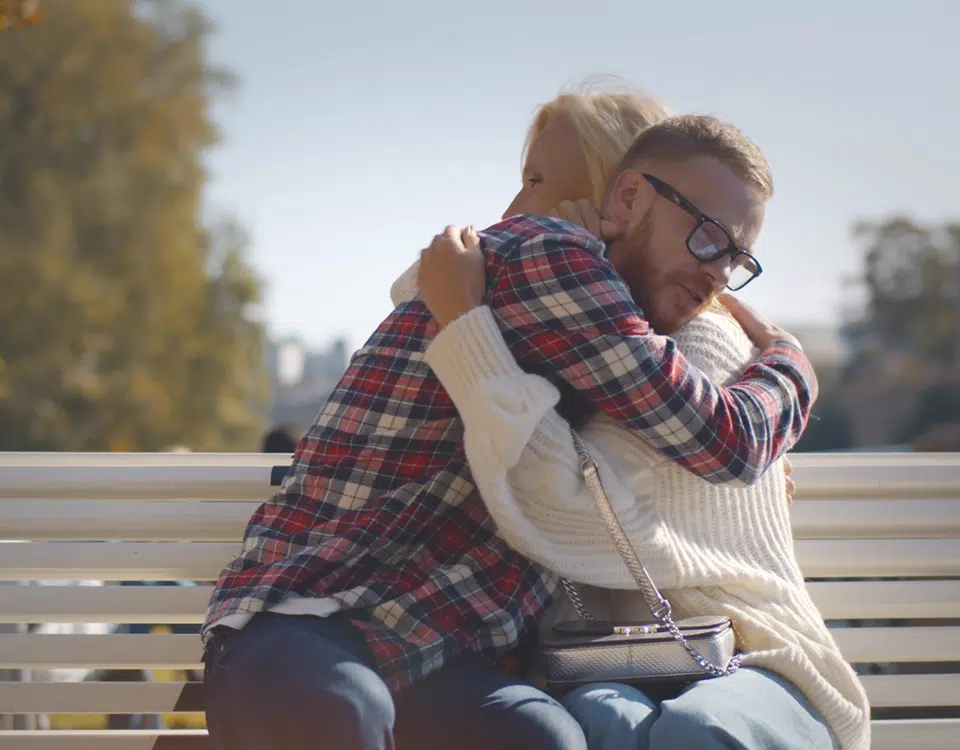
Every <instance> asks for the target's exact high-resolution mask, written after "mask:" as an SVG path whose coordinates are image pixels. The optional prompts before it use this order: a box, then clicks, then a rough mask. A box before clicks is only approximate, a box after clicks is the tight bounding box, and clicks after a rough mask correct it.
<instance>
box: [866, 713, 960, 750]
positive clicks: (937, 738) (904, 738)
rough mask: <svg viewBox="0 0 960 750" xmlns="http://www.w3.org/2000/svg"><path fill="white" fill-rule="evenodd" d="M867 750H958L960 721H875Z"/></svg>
mask: <svg viewBox="0 0 960 750" xmlns="http://www.w3.org/2000/svg"><path fill="white" fill-rule="evenodd" d="M872 729H873V733H872V734H873V737H872V742H871V743H870V745H871V750H904V748H910V750H955V749H956V748H958V747H960V719H911V720H903V719H898V720H896V721H875V722H873V724H872Z"/></svg>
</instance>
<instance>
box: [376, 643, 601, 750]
mask: <svg viewBox="0 0 960 750" xmlns="http://www.w3.org/2000/svg"><path fill="white" fill-rule="evenodd" d="M396 706H397V724H396V732H395V738H396V743H397V750H453V748H456V750H587V744H586V739H585V738H584V736H583V730H581V728H580V725H579V724H577V722H576V720H575V719H574V718H573V717H572V716H571V715H570V714H569V712H568V711H567V710H566V709H565V708H564V707H563V706H561V705H560V704H559V703H558V702H557V701H556V700H554V699H553V698H551V697H550V696H548V695H547V694H546V693H544V692H542V691H541V690H538V689H537V688H535V687H534V686H533V685H530V684H527V683H525V682H523V681H522V680H520V679H518V678H515V677H511V676H509V675H507V674H504V673H503V672H501V671H499V670H497V669H495V668H493V667H491V666H487V665H485V664H480V663H477V662H471V661H465V660H461V661H458V662H453V663H451V664H448V665H447V666H445V667H442V668H441V669H439V670H437V671H436V672H435V673H433V674H432V675H430V676H428V677H427V678H426V679H424V680H422V681H420V682H418V683H416V684H414V685H412V686H411V687H409V688H408V689H407V690H405V691H404V692H403V693H401V694H400V695H399V696H398V697H397V703H396Z"/></svg>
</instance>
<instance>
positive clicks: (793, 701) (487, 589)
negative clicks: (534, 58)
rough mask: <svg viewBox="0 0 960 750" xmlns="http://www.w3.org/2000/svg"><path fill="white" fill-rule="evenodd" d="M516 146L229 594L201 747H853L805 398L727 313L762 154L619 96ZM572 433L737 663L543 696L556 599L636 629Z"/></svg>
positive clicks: (322, 428) (391, 331) (629, 584)
mask: <svg viewBox="0 0 960 750" xmlns="http://www.w3.org/2000/svg"><path fill="white" fill-rule="evenodd" d="M525 151H526V160H525V165H524V168H523V175H522V179H523V185H522V187H521V189H520V192H519V193H518V194H517V196H516V197H515V198H514V200H513V202H512V203H511V204H510V206H509V207H508V208H507V210H506V211H505V212H504V218H503V221H501V222H500V223H499V224H496V225H495V226H493V227H490V228H489V229H487V230H484V231H482V232H479V233H478V232H476V231H474V230H473V229H472V228H469V227H468V228H464V229H462V228H459V227H452V226H451V227H447V228H446V230H445V231H444V232H443V233H442V234H439V235H437V236H436V237H435V238H434V239H433V240H432V242H431V243H430V245H429V247H427V248H426V249H425V250H423V251H422V252H421V255H420V260H419V262H418V263H416V264H414V266H412V267H411V269H410V270H409V271H408V272H407V273H405V274H404V275H403V276H402V277H401V278H400V279H399V280H398V281H397V282H396V283H395V284H394V286H393V289H392V290H391V292H392V295H393V298H394V303H395V305H396V307H395V309H394V311H393V312H392V313H390V315H389V316H388V317H387V318H386V320H384V321H383V323H382V324H381V325H380V326H379V327H378V328H377V330H376V331H375V332H374V333H373V335H372V336H371V337H370V338H369V340H368V341H367V342H366V343H365V344H364V345H363V346H362V347H361V348H360V349H359V350H358V351H357V352H356V354H355V355H354V356H353V358H352V360H351V362H350V365H349V368H348V369H347V371H346V373H345V374H344V376H343V377H342V378H341V380H340V382H339V383H338V385H337V386H336V389H335V390H334V392H333V394H332V395H331V396H330V398H329V400H328V401H327V403H326V405H325V406H324V407H323V409H322V410H321V411H320V414H319V415H318V416H317V418H316V421H315V422H314V424H313V426H312V427H311V428H310V430H309V431H308V433H307V434H306V435H305V436H304V437H303V439H302V440H301V441H300V443H299V445H298V446H297V450H296V454H295V456H294V461H293V465H292V467H291V468H290V471H289V472H288V474H287V476H286V478H285V479H284V481H283V483H282V485H281V488H280V490H279V491H278V492H277V493H276V494H275V495H274V497H273V498H272V499H270V500H268V501H266V502H265V503H264V504H263V505H262V506H260V507H259V509H258V510H257V511H256V512H255V513H254V515H253V517H252V518H251V519H250V522H249V524H248V526H247V529H246V533H245V535H244V541H243V546H242V549H241V550H240V552H239V553H238V555H237V557H236V558H235V559H234V560H233V561H232V562H231V563H230V564H229V565H228V566H227V567H226V568H225V569H224V571H223V572H222V574H221V576H220V579H219V581H218V584H217V586H216V589H215V591H214V594H213V597H212V600H211V602H210V607H209V611H208V615H207V620H206V623H205V625H204V644H205V657H204V658H205V682H206V690H207V722H208V727H209V731H210V736H211V739H212V742H213V745H214V747H216V748H218V749H220V750H228V749H229V750H246V749H247V748H250V749H251V750H253V749H256V750H267V749H271V748H278V749H282V750H297V749H299V748H303V749H304V750H306V749H307V748H310V749H311V750H319V749H322V748H330V749H331V750H390V749H394V748H395V749H396V750H441V749H442V750H512V749H513V748H516V749H517V750H587V749H588V748H589V750H614V749H617V750H619V749H625V748H630V749H631V750H632V749H634V748H637V749H645V748H651V749H654V750H662V749H666V748H674V749H681V748H744V749H750V750H760V749H762V750H818V749H823V750H827V749H830V748H840V749H841V750H867V748H869V746H870V721H869V718H870V717H869V706H868V703H867V699H866V695H865V693H864V690H863V688H862V686H861V684H860V682H859V680H858V679H857V676H856V674H855V673H854V671H853V669H852V668H851V667H850V665H849V664H847V663H846V661H845V660H844V658H843V656H842V655H841V654H840V652H839V650H838V648H837V645H836V643H835V642H834V640H833V638H832V637H831V635H830V633H829V631H828V630H827V628H826V627H825V625H824V622H823V619H822V617H821V616H820V614H819V612H818V611H817V609H816V607H815V605H814V604H813V602H812V601H811V599H810V596H809V594H808V593H807V591H806V588H805V586H804V581H803V576H802V574H801V572H800V570H799V567H798V565H797V562H796V559H795V555H794V548H793V540H792V535H791V529H790V518H789V507H788V506H789V500H790V495H791V494H792V490H793V483H792V481H791V479H790V477H789V464H788V462H787V461H786V459H785V458H784V454H785V453H786V452H787V451H788V450H789V449H790V448H791V447H792V446H793V445H794V444H795V443H796V441H797V440H798V439H799V437H800V435H801V434H802V432H803V430H804V428H805V426H806V424H807V420H808V418H809V415H810V409H811V406H812V404H813V402H814V400H815V399H816V395H817V383H816V378H815V375H814V373H813V370H812V368H811V365H810V363H809V361H808V360H807V358H806V357H805V356H804V354H803V351H802V349H801V348H800V346H799V344H798V343H797V340H796V339H795V338H794V337H793V336H792V335H790V334H789V333H787V332H786V331H784V330H782V329H780V328H778V327H776V326H775V325H773V324H772V323H770V322H769V321H767V320H766V319H765V318H763V317H762V316H761V315H759V314H758V313H756V312H755V311H754V310H752V309H751V308H749V307H748V306H746V305H744V304H743V303H741V302H739V301H738V300H737V299H736V298H734V297H732V296H730V295H729V294H726V293H724V290H737V289H741V288H743V286H745V285H746V284H748V283H750V282H752V281H754V280H755V279H757V278H758V277H759V276H760V275H761V270H762V269H761V259H760V258H761V257H762V256H760V254H759V253H757V252H756V251H755V250H754V246H755V242H756V240H757V236H758V235H759V233H760V229H761V225H762V223H763V218H764V208H765V205H766V203H767V201H768V200H769V199H770V197H771V195H772V193H773V182H772V177H771V173H770V169H769V166H768V165H767V162H766V160H765V158H764V156H763V154H762V153H761V151H760V149H759V148H757V146H756V145H755V144H754V143H753V142H752V141H750V140H749V139H748V138H747V137H746V136H745V135H744V134H743V133H742V132H741V131H740V130H738V129H737V128H735V127H733V126H732V125H729V124H727V123H725V122H722V121H720V120H718V119H716V118H714V117H708V116H671V115H670V114H669V113H668V112H667V110H666V109H665V108H664V106H663V105H661V104H660V103H659V102H657V101H655V100H653V99H650V98H647V97H644V96H639V95H634V94H610V93H595V94H578V95H575V94H563V95H561V96H558V97H557V98H556V99H554V100H553V101H551V102H549V103H547V104H545V105H543V106H542V107H540V109H539V110H538V112H537V114H536V117H535V119H534V121H533V124H532V126H531V128H530V131H529V134H528V138H527V143H526V148H525ZM578 436H579V438H582V443H581V446H582V447H584V448H585V449H586V451H587V452H588V454H589V455H590V456H591V457H592V458H593V459H594V460H595V461H596V464H597V467H598V471H599V477H600V479H601V480H602V485H603V488H604V490H605V491H606V495H607V497H608V498H609V502H610V504H611V506H612V507H613V509H614V511H615V513H616V515H617V517H618V519H619V521H620V523H621V525H622V527H623V530H624V532H625V533H626V535H627V537H628V538H629V541H630V544H631V545H632V547H633V549H634V550H635V551H636V552H637V555H638V556H639V558H640V560H641V561H642V562H643V564H644V566H645V567H646V569H647V570H648V571H649V573H650V575H651V577H652V579H653V580H654V581H655V583H656V584H657V586H658V587H659V588H660V589H661V591H662V592H663V594H664V595H665V596H666V598H667V599H669V601H670V602H671V604H672V606H673V613H674V617H676V618H682V617H714V618H716V617H721V618H729V621H730V622H731V623H732V626H733V632H734V634H735V643H736V649H737V651H738V652H739V655H740V659H741V666H740V668H739V669H737V670H735V671H733V670H731V671H730V672H729V673H727V674H724V675H722V676H717V677H712V678H710V679H703V680H697V681H694V682H691V683H689V684H684V685H681V686H677V687H675V688H673V689H671V690H668V691H666V692H664V691H663V690H661V691H655V690H648V689H645V688H644V687H643V685H642V684H640V685H638V684H626V683H618V682H615V681H614V682H598V683H589V684H583V685H579V686H577V687H575V688H573V689H571V690H567V691H551V692H550V693H548V692H546V691H545V690H543V689H541V688H542V686H543V683H542V682H541V681H540V678H539V676H538V674H537V669H536V666H537V664H539V663H540V662H539V660H538V659H536V658H534V657H535V656H536V654H537V649H538V641H539V642H540V643H542V636H543V634H544V633H548V632H549V631H550V629H551V626H552V624H553V623H557V622H560V621H575V620H577V612H576V611H575V608H574V603H573V602H572V601H571V597H570V596H569V595H568V594H567V593H566V592H565V589H564V587H563V586H562V585H561V579H566V580H569V581H571V582H573V583H574V584H576V586H577V590H578V591H579V593H580V596H581V597H582V600H583V604H585V605H586V606H587V607H588V608H589V610H590V612H591V613H593V614H594V615H595V616H596V617H598V618H599V619H601V620H605V621H614V622H621V623H640V622H644V621H649V620H650V611H649V609H648V608H647V607H646V605H645V600H644V598H643V596H642V594H641V592H640V591H638V589H637V584H636V583H635V582H634V578H633V577H632V576H631V574H630V572H629V570H628V569H627V567H626V566H625V565H624V563H623V561H622V559H621V555H620V554H619V553H618V550H617V547H616V546H615V544H614V542H613V541H612V540H611V538H610V536H609V534H608V531H607V526H606V525H605V523H604V521H603V519H602V518H601V516H600V515H599V514H598V513H597V510H596V508H595V507H594V503H593V499H592V497H591V493H590V488H589V487H588V486H587V483H585V482H584V477H583V476H582V475H581V454H579V453H578V451H577V445H576V444H575V440H576V439H578ZM538 686H539V687H538Z"/></svg>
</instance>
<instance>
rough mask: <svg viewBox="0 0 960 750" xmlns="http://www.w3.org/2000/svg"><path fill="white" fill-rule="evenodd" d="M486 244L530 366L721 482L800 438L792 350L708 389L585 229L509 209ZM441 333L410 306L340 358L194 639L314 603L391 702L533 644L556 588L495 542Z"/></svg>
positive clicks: (807, 400)
mask: <svg viewBox="0 0 960 750" xmlns="http://www.w3.org/2000/svg"><path fill="white" fill-rule="evenodd" d="M481 236H482V243H483V248H484V251H485V254H486V258H487V280H488V289H489V292H488V299H487V304H489V306H490V307H491V309H492V310H493V312H494V315H495V317H496V318H497V321H498V323H499V325H500V327H501V330H502V331H503V334H504V337H505V338H506V341H507V344H508V346H509V347H510V349H511V351H512V352H513V353H514V355H515V356H516V358H517V360H518V361H519V362H520V364H521V366H522V367H524V368H525V369H527V370H528V371H537V372H539V373H541V374H547V375H550V376H552V377H551V379H552V380H553V381H554V382H556V383H557V384H558V386H560V387H561V389H562V390H563V389H565V390H566V391H568V392H571V393H574V394H577V395H578V396H579V397H580V398H581V401H582V402H584V403H586V404H588V405H589V408H591V409H601V410H603V411H605V412H607V413H609V414H611V415H612V416H614V417H615V418H617V419H619V420H622V421H625V422H627V423H628V424H629V425H631V426H632V427H633V428H635V429H636V430H637V431H638V432H639V433H641V434H642V435H643V437H644V438H645V439H646V440H648V441H649V442H650V443H651V444H652V445H654V446H655V447H657V448H659V449H660V450H661V451H662V452H663V453H664V454H665V455H666V456H668V457H670V458H671V459H673V460H675V461H677V462H678V463H680V464H682V465H683V466H685V467H686V468H688V469H689V470H691V471H693V472H694V473H696V474H698V475H700V476H702V477H704V478H705V479H707V480H709V481H712V482H716V483H730V484H743V483H750V482H752V481H754V480H755V479H756V478H757V477H759V476H760V474H761V473H762V472H763V471H764V470H765V469H766V468H767V466H768V465H769V464H770V463H771V462H773V461H774V460H776V459H777V458H778V457H779V456H780V455H782V454H783V453H784V452H785V451H786V450H788V449H789V448H790V447H792V445H793V443H794V442H796V440H797V439H798V438H799V436H800V434H801V432H802V430H803V427H804V426H805V424H806V420H807V418H808V416H809V411H810V407H811V405H812V402H813V400H814V399H815V397H816V387H817V386H816V380H815V377H814V375H813V372H812V369H811V367H810V365H809V363H808V361H807V360H806V358H805V357H804V356H803V354H802V352H801V351H800V350H799V349H797V348H796V347H794V346H791V345H790V344H789V343H787V342H783V343H782V344H778V345H775V346H774V347H772V348H771V349H768V350H767V351H766V352H765V353H764V355H763V356H761V357H760V358H759V359H758V360H757V361H756V362H755V363H754V364H752V365H751V366H750V367H748V368H747V370H746V371H745V373H744V377H743V379H742V380H741V382H740V383H738V384H737V385H735V386H733V387H730V388H719V387H717V386H714V385H713V384H711V383H710V382H709V381H707V380H706V379H705V378H704V376H703V375H702V374H700V373H699V372H698V371H696V370H694V369H693V368H692V366H690V365H689V364H687V362H686V360H685V359H684V358H683V356H682V355H681V354H680V353H679V351H678V350H677V348H676V346H675V344H674V343H673V341H672V340H671V339H668V338H664V337H661V336H657V335H655V334H654V333H653V332H652V331H651V330H650V327H649V325H648V324H647V322H646V321H645V320H644V319H643V317H642V316H641V314H640V313H639V311H638V310H637V309H636V307H635V305H634V304H633V302H632V300H631V297H630V294H629V291H628V290H627V288H626V286H625V285H624V283H623V281H622V280H621V279H620V277H619V276H617V274H616V273H615V272H614V270H613V267H612V266H611V265H610V264H609V262H608V261H607V260H605V259H604V257H603V256H604V247H603V245H602V244H601V243H600V242H599V241H597V240H596V239H595V238H594V237H593V236H592V235H590V234H588V233H587V232H585V231H583V230H580V229H578V228H575V227H573V226H572V225H569V224H565V223H563V222H558V221H555V220H552V219H547V218H544V217H531V216H523V217H517V218H513V219H509V220H507V221H505V222H502V223H500V224H498V225H496V226H494V227H492V228H491V229H489V230H487V231H485V232H483V233H482V234H481ZM436 331H437V327H436V323H435V321H433V319H432V317H431V315H430V313H429V312H428V311H427V309H426V308H425V306H424V305H423V303H421V302H420V301H419V300H414V301H411V302H407V303H404V304H401V305H400V306H399V307H397V309H395V310H394V311H393V313H391V314H390V315H389V317H387V319H386V320H385V321H384V322H383V323H382V324H381V325H380V327H379V328H378V329H377V331H376V332H375V333H374V334H373V336H372V337H371V338H370V339H369V340H368V341H367V343H366V344H365V345H364V346H363V347H362V348H361V349H359V350H358V351H357V352H356V353H355V354H354V356H353V358H352V360H351V362H350V365H349V368H348V369H347V371H346V373H345V374H344V376H343V377H342V379H341V380H340V382H339V384H338V385H337V386H336V389H335V390H334V392H333V393H332V395H331V396H330V398H329V400H328V402H327V404H326V405H325V406H324V408H323V409H322V410H321V412H320V414H319V415H318V417H317V419H316V421H315V422H314V424H313V426H312V427H311V428H310V430H309V432H308V433H307V435H306V436H305V437H304V438H303V439H302V440H301V442H300V444H299V446H298V448H297V452H296V455H295V456H294V462H293V465H292V467H291V469H290V471H289V472H288V474H287V476H286V478H285V480H284V482H283V484H282V485H281V488H280V490H279V491H278V492H277V493H276V495H275V496H274V497H273V498H272V499H271V500H269V501H268V502H266V503H264V504H263V505H262V506H261V507H260V508H259V509H258V510H257V511H256V513H254V515H253V517H252V518H251V520H250V522H249V524H248V526H247V529H246V533H245V536H244V542H243V548H242V551H241V552H240V554H239V555H238V556H237V557H236V559H234V560H233V561H232V562H231V563H230V564H229V565H228V566H227V567H226V568H225V569H224V571H223V572H222V574H221V576H220V579H219V582H218V584H217V586H216V588H215V591H214V594H213V597H212V600H211V602H210V607H209V611H208V614H207V621H206V625H205V632H208V631H209V629H210V628H211V627H212V626H213V625H215V624H216V622H217V621H218V620H220V619H221V618H222V617H224V616H226V615H231V614H238V613H256V612H260V611H265V610H269V609H270V608H271V607H273V606H275V605H276V604H278V603H279V602H281V601H282V600H283V599H284V597H285V596H287V595H290V594H293V595H298V596H307V597H317V598H326V599H328V600H331V601H333V602H334V603H335V605H336V607H337V608H339V609H340V610H342V611H345V612H346V614H347V616H349V617H350V619H351V621H352V622H354V623H355V624H356V625H357V626H358V627H359V628H360V630H361V632H362V633H363V635H364V637H365V639H366V641H367V643H368V645H369V647H370V650H371V652H372V654H373V656H374V658H375V659H376V662H377V664H378V667H379V669H380V672H381V675H382V676H383V678H384V679H385V681H386V682H387V684H388V685H389V686H390V688H391V689H393V690H395V691H396V690H399V689H402V688H403V687H404V686H406V685H408V684H409V683H410V682H412V681H414V680H417V679H420V678H422V677H424V676H425V675H427V674H429V673H430V672H431V671H433V670H434V669H436V668H438V667H440V666H441V665H442V664H444V663H445V662H446V661H448V660H449V659H451V658H453V657H455V656H457V655H459V654H463V653H465V652H473V653H474V654H477V655H479V656H480V657H482V658H485V659H488V660H490V661H495V660H496V659H497V658H499V657H501V656H502V655H504V654H508V653H510V652H512V651H514V650H515V649H516V647H517V646H518V644H519V643H520V640H521V638H522V637H523V636H524V635H525V634H526V633H530V632H532V631H533V629H534V626H535V624H536V622H537V621H538V620H539V618H540V616H541V615H542V613H543V612H544V610H545V609H546V607H547V606H548V605H549V604H550V602H551V601H552V599H553V596H554V594H555V592H556V590H557V581H556V578H555V576H554V575H553V574H552V573H550V572H549V571H546V570H544V569H543V568H542V567H540V566H539V565H537V564H535V563H533V562H531V561H530V560H527V559H525V558H524V557H522V556H521V555H519V554H518V553H516V552H514V551H513V550H511V549H510V548H508V547H507V546H506V544H505V543H504V542H503V541H502V540H501V539H500V538H499V537H498V535H497V530H496V528H495V525H494V523H493V522H492V520H491V519H490V517H489V515H488V513H487V512H486V509H485V507H484V505H483V501H482V500H481V498H480V497H479V493H478V492H477V491H476V488H475V487H474V484H473V482H472V479H471V474H470V469H469V466H468V465H467V461H466V458H465V455H464V449H463V443H462V435H463V427H462V423H461V421H460V419H459V417H458V415H457V412H456V409H455V407H454V405H453V403H452V401H451V399H450V398H449V396H448V395H447V393H446V391H445V390H444V389H443V387H442V386H441V385H440V383H439V381H438V380H437V378H436V377H435V376H434V374H433V373H432V371H431V370H430V369H429V367H428V366H427V365H426V364H425V362H424V351H425V350H426V348H427V346H428V345H429V343H430V341H431V340H432V338H433V337H434V336H435V334H436Z"/></svg>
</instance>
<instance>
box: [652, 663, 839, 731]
mask: <svg viewBox="0 0 960 750" xmlns="http://www.w3.org/2000/svg"><path fill="white" fill-rule="evenodd" d="M686 747H689V748H698V750H721V749H722V750H835V748H836V747H837V743H836V740H835V738H834V736H833V733H832V732H831V731H830V729H829V727H828V726H827V724H826V722H824V720H823V718H822V717H821V716H820V715H819V714H818V713H817V712H816V711H815V710H814V709H813V708H812V707H811V706H810V704H809V703H808V702H807V699H806V698H805V697H804V696H803V694H802V693H801V692H800V691H799V690H798V689H797V688H796V687H795V686H794V685H793V684H791V683H790V682H788V681H787V680H785V679H783V678H782V677H780V676H778V675H775V674H773V673H772V672H768V671H766V670H762V669H753V668H749V667H744V668H743V669H740V670H739V671H737V672H734V673H733V674H732V675H728V676H726V677H718V678H715V679H709V680H702V681H700V682H696V683H694V684H693V685H691V686H690V687H688V688H687V689H686V690H684V691H683V692H682V693H681V694H680V695H679V696H678V697H676V698H673V699H670V700H665V701H663V702H662V703H661V704H660V715H659V716H658V717H657V719H656V721H654V723H653V727H652V728H651V730H650V748H651V750H673V749H674V748H686Z"/></svg>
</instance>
